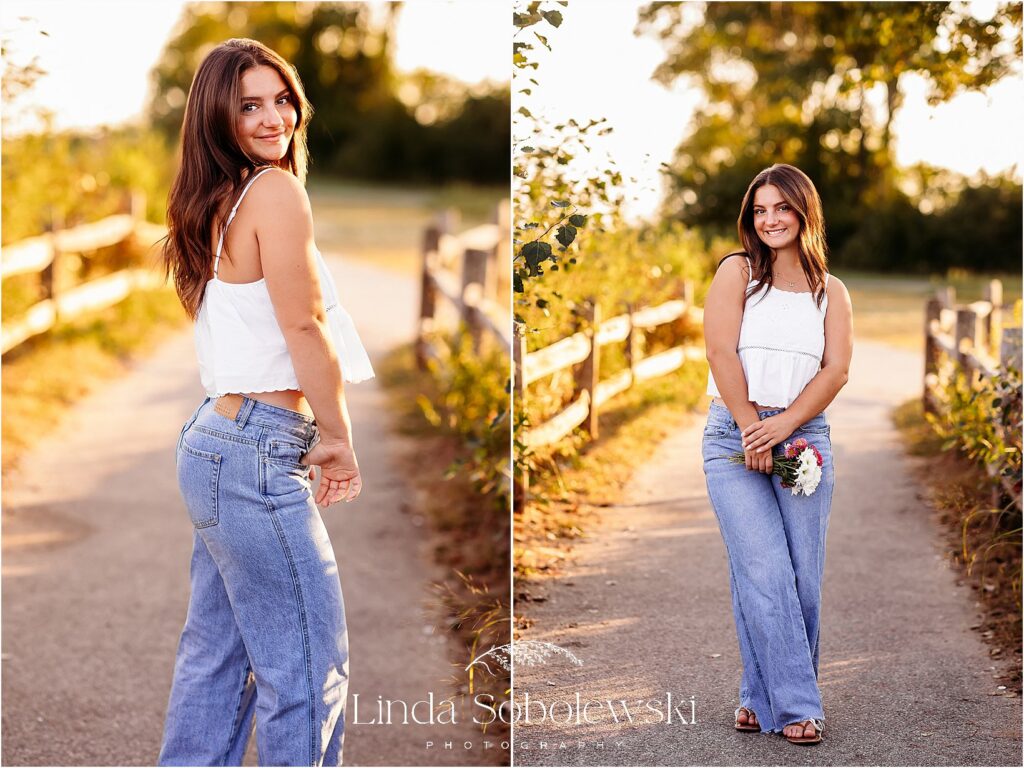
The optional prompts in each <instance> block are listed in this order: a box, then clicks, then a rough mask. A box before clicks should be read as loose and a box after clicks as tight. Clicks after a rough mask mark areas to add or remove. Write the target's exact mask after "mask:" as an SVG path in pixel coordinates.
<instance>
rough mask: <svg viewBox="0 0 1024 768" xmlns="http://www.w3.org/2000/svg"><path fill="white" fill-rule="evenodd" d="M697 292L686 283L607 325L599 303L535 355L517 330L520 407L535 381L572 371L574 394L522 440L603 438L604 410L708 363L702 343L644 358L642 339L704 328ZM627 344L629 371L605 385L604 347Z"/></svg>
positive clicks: (521, 481) (522, 495) (520, 484)
mask: <svg viewBox="0 0 1024 768" xmlns="http://www.w3.org/2000/svg"><path fill="white" fill-rule="evenodd" d="M693 294H694V288H693V283H692V282H691V281H684V282H683V284H682V291H681V295H680V297H679V298H677V299H673V300H671V301H667V302H665V303H663V304H659V305H657V306H654V307H642V308H634V307H632V306H630V307H627V311H626V312H625V313H623V314H619V315H616V316H615V317H611V318H608V319H607V320H603V319H602V316H601V306H600V304H599V303H597V302H596V301H594V300H590V301H588V302H587V304H586V314H585V317H584V318H583V328H582V329H581V330H580V331H578V332H576V333H574V334H573V335H572V336H569V337H567V338H564V339H560V340H559V341H556V342H554V343H553V344H550V345H548V346H546V347H543V348H542V349H537V350H534V351H533V352H527V351H526V339H525V337H524V336H523V335H522V334H521V333H520V331H519V329H518V327H517V328H516V330H515V334H514V338H513V345H512V360H513V366H514V374H513V381H514V391H515V399H516V401H517V402H525V400H524V399H523V398H524V395H525V392H526V388H527V387H529V386H530V385H531V384H533V383H534V382H536V381H538V380H540V379H543V378H545V377H547V376H551V375H552V374H555V373H558V372H559V371H562V370H565V369H566V368H570V367H573V366H579V367H577V368H574V370H573V379H574V395H573V400H572V402H571V403H569V405H567V406H566V407H564V408H563V409H562V410H561V411H559V413H557V414H556V415H554V416H552V417H551V418H549V419H548V420H547V421H545V422H543V423H541V424H536V425H532V426H531V427H530V428H529V429H528V430H523V431H522V432H521V433H520V435H519V437H518V439H519V441H520V442H521V443H522V444H523V446H524V447H525V448H527V449H531V448H538V447H541V446H545V445H550V444H552V443H555V442H557V441H558V440H560V439H562V438H563V437H565V436H566V435H568V434H569V433H571V432H572V431H573V430H574V429H576V428H577V427H582V429H583V432H584V433H585V435H586V436H587V438H588V439H590V440H596V439H597V438H598V437H599V417H600V413H601V407H602V406H603V405H604V404H605V403H607V402H608V401H609V400H611V399H612V398H614V397H615V396H616V395H618V394H620V393H621V392H625V391H626V390H627V389H629V388H630V387H632V386H633V385H634V384H636V383H637V382H640V381H644V380H646V379H652V378H655V377H657V376H663V375H665V374H667V373H671V372H672V371H674V370H676V369H677V368H679V367H680V366H682V365H683V364H684V363H685V362H686V361H688V360H703V359H704V345H703V344H685V343H684V344H678V345H676V346H673V347H671V348H670V349H666V350H664V351H663V352H658V353H657V354H654V355H650V356H648V357H643V356H642V353H641V349H642V345H641V343H640V341H641V334H642V333H645V332H647V331H649V330H651V329H654V328H657V327H658V326H660V325H665V324H666V323H672V322H675V321H676V320H679V319H680V318H686V320H687V322H688V323H692V324H693V325H694V326H697V327H700V326H703V321H704V310H703V309H702V308H701V307H697V306H695V305H694V300H693ZM608 344H624V345H625V356H626V362H627V366H626V367H625V368H624V369H623V370H621V371H619V372H618V373H616V374H614V375H613V376H610V377H608V378H606V379H605V380H603V381H602V380H601V376H600V373H601V348H602V347H604V346H606V345H608ZM514 488H515V490H514V496H515V505H516V509H517V510H521V509H522V505H523V503H524V502H525V501H526V497H527V493H528V492H529V476H528V472H527V470H526V468H525V467H521V468H520V471H519V472H518V473H517V476H516V482H515V486H514Z"/></svg>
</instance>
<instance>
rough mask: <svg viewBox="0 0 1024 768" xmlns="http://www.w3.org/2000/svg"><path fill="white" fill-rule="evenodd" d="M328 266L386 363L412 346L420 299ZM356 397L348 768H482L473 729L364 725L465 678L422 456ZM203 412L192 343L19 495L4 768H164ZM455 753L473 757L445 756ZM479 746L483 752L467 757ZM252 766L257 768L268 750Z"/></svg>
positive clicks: (397, 286) (365, 396)
mask: <svg viewBox="0 0 1024 768" xmlns="http://www.w3.org/2000/svg"><path fill="white" fill-rule="evenodd" d="M325 256H327V258H328V261H329V263H330V264H331V268H332V270H333V271H334V273H335V279H336V281H337V284H338V287H339V290H340V292H341V298H342V301H343V302H344V303H345V305H346V307H347V308H348V309H349V311H350V312H351V313H352V315H353V316H354V317H355V319H356V322H357V325H358V326H359V328H360V333H361V335H362V337H363V339H364V341H365V342H366V344H367V347H368V348H369V350H370V354H371V357H372V358H374V359H379V358H380V356H381V355H382V354H383V353H385V352H386V351H387V350H389V349H391V348H393V347H394V346H395V345H397V344H400V343H403V342H405V341H407V340H408V339H409V337H410V336H411V333H412V331H413V329H414V327H415V324H414V321H415V315H416V307H417V306H418V304H417V296H418V293H417V285H416V281H415V280H414V279H413V278H411V277H406V276H402V275H396V274H394V273H390V272H385V271H382V270H377V269H374V268H372V267H370V266H367V265H365V264H361V263H359V262H351V263H343V262H342V261H341V260H340V259H338V258H337V257H336V256H334V257H332V255H331V254H329V253H325ZM348 393H349V397H350V409H351V412H352V416H353V420H354V430H355V437H356V441H357V448H358V451H359V461H360V466H361V467H362V469H363V473H364V478H365V490H364V491H363V494H362V496H361V497H360V499H359V501H358V502H356V503H354V504H352V505H342V506H341V507H333V508H330V509H328V510H327V511H325V512H324V513H323V514H324V519H325V522H326V524H327V529H328V531H329V533H330V535H331V539H332V541H333V543H334V547H335V551H336V553H337V557H338V562H339V565H340V569H341V579H342V585H343V588H344V592H345V602H346V607H347V613H348V622H349V631H350V643H351V659H352V661H351V675H352V678H351V685H350V689H349V718H350V727H349V729H348V733H347V736H346V745H345V763H346V764H347V765H440V764H446V765H457V764H479V763H480V762H481V760H483V759H484V758H483V757H482V756H481V751H482V750H483V749H484V746H483V741H482V739H480V738H479V736H478V735H477V734H476V733H475V732H474V731H473V729H472V727H471V726H470V724H469V723H468V722H467V720H468V718H463V719H462V721H461V722H460V724H459V726H458V727H450V726H439V725H435V726H417V725H408V726H403V725H393V726H391V727H384V726H380V725H370V724H363V725H359V724H352V723H351V719H352V716H353V710H352V702H353V695H354V694H359V698H360V704H361V706H360V720H362V721H368V720H369V719H370V716H371V715H373V714H374V713H375V711H376V702H377V698H378V696H379V697H381V698H382V699H391V700H398V699H401V700H404V701H407V702H409V703H410V704H412V703H413V702H415V701H418V700H420V699H424V698H426V697H427V695H428V694H429V693H430V692H434V694H435V697H436V698H437V699H443V698H447V697H448V696H449V695H450V691H449V688H450V686H449V680H450V679H451V678H452V677H453V675H454V674H455V673H456V672H457V670H456V669H454V668H453V667H452V666H451V665H450V663H449V660H448V642H449V640H448V637H447V635H446V633H445V631H444V627H443V623H442V621H441V619H440V616H439V614H438V612H437V611H436V608H435V606H434V605H432V602H431V600H432V595H433V592H432V591H431V588H430V585H431V582H433V581H434V580H437V579H439V578H440V576H441V573H440V572H439V571H438V569H437V568H436V567H435V566H434V564H433V562H432V558H431V552H430V550H429V538H430V537H429V536H428V535H426V533H425V532H424V530H423V528H422V526H423V525H424V524H425V522H424V519H423V517H422V516H420V515H419V514H418V513H417V512H416V510H414V509H411V508H410V506H411V505H410V503H409V499H410V498H412V497H411V496H410V493H409V484H408V483H407V478H406V477H404V476H403V473H402V472H401V470H400V468H399V467H400V465H399V463H398V460H397V459H398V457H399V456H400V455H402V453H403V452H404V451H408V450H411V447H410V446H409V445H408V443H407V442H406V440H405V439H404V438H401V437H399V436H397V435H396V434H395V433H394V431H393V430H391V429H389V425H390V414H389V413H388V410H387V402H386V399H385V394H384V393H383V391H382V390H381V389H380V387H379V386H378V385H377V384H376V382H366V383H363V384H359V385H354V386H352V387H350V388H349V390H348ZM202 397H203V392H202V388H201V386H200V383H199V375H198V370H197V368H196V362H195V353H194V350H193V346H192V336H191V329H189V330H188V331H187V332H185V333H182V334H178V335H176V336H175V337H174V338H173V339H171V340H170V341H169V342H168V343H167V344H166V345H164V346H162V348H161V349H159V350H158V351H157V352H156V353H155V354H154V355H152V356H151V357H149V358H148V359H146V360H144V361H141V362H139V363H138V364H137V365H136V366H135V368H134V369H133V371H132V372H131V373H130V374H129V375H127V376H125V377H123V378H121V379H118V380H117V381H114V382H112V383H111V384H110V385H108V386H106V387H104V388H102V389H101V390H98V391H96V392H95V393H93V394H92V395H91V396H89V397H88V398H87V399H85V400H83V401H82V402H81V403H80V404H78V405H77V406H76V407H75V408H74V409H72V410H71V411H70V412H69V413H68V414H67V418H66V419H64V420H63V422H62V424H61V425H60V427H59V428H58V429H57V430H56V431H55V432H54V433H53V434H51V435H49V436H47V437H46V438H45V439H44V440H42V441H41V442H40V444H39V445H38V446H37V447H36V449H35V450H33V451H32V452H31V453H30V454H29V455H26V456H25V457H24V461H22V463H21V468H20V469H19V470H18V471H17V472H15V473H12V474H11V476H10V477H9V478H5V483H4V489H3V490H4V496H3V534H4V535H3V664H2V675H3V690H2V693H3V748H2V749H3V752H2V762H3V763H4V764H6V765H153V764H155V761H156V758H157V753H158V751H159V745H160V738H161V734H162V728H163V717H164V713H165V710H166V706H167V696H168V693H169V690H170V681H171V673H172V667H173V662H174V652H175V649H176V647H177V642H178V636H179V633H180V631H181V625H182V622H183V621H184V618H185V610H186V606H187V602H188V590H189V586H188V564H189V557H190V552H191V546H192V526H191V523H190V522H189V519H188V516H187V514H186V512H185V509H184V505H183V503H182V501H181V497H180V494H179V491H178V487H177V481H176V479H175V472H174V445H175V440H176V438H177V434H178V431H179V429H180V428H181V425H182V424H183V423H184V421H185V419H186V418H187V417H188V416H189V414H190V413H191V412H192V411H193V409H194V408H195V407H196V405H198V403H199V402H200V401H201V400H202ZM366 704H368V705H370V708H369V709H368V708H367V707H365V706H364V705H366ZM420 709H421V710H422V709H423V708H422V707H421V708H420ZM446 740H448V741H453V742H454V744H456V745H460V746H459V748H454V749H449V750H444V748H443V744H444V742H445V741H446ZM466 740H470V741H472V742H473V744H474V748H473V749H471V750H467V749H464V748H461V745H462V744H463V742H464V741H466ZM427 741H433V742H435V744H437V745H438V746H437V747H435V748H432V749H431V748H428V747H427V746H426V742H427ZM493 749H494V748H492V753H491V754H493ZM487 762H494V759H493V757H490V758H489V759H488V760H487ZM246 764H247V765H255V764H256V750H255V738H253V739H252V740H251V743H250V751H249V754H248V755H247V757H246Z"/></svg>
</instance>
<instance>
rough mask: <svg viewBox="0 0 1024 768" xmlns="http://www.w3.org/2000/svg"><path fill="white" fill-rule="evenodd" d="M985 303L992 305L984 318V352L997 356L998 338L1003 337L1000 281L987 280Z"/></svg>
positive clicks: (998, 348) (1001, 286) (1001, 288)
mask: <svg viewBox="0 0 1024 768" xmlns="http://www.w3.org/2000/svg"><path fill="white" fill-rule="evenodd" d="M985 301H987V302H988V303H989V304H991V305H992V311H991V312H989V314H988V317H986V318H985V351H986V353H988V354H990V355H998V354H999V350H1000V338H1001V337H1002V335H1003V283H1002V281H1001V280H998V279H996V280H989V282H988V285H986V286H985Z"/></svg>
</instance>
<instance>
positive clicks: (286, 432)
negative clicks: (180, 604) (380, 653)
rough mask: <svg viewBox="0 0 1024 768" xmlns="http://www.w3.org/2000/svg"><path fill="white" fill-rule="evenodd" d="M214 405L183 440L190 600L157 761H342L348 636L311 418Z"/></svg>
mask: <svg viewBox="0 0 1024 768" xmlns="http://www.w3.org/2000/svg"><path fill="white" fill-rule="evenodd" d="M213 405H214V403H213V400H212V399H211V398H209V397H207V398H206V399H205V400H204V401H203V403H202V404H201V405H200V406H199V407H198V408H197V409H196V411H195V413H194V414H193V415H192V416H191V418H190V419H189V420H188V421H187V422H186V423H185V426H184V427H183V428H182V430H181V434H180V436H179V438H178V449H177V457H176V463H177V472H178V483H179V486H180V489H181V494H182V496H183V497H184V500H185V506H186V507H187V509H188V514H189V516H190V517H191V520H192V524H193V527H194V531H193V550H192V564H191V570H190V574H191V597H190V599H189V605H188V615H187V617H186V619H185V626H184V629H183V630H182V633H181V639H180V641H179V643H178V651H177V657H176V659H175V663H174V679H173V682H172V685H171V693H170V701H169V704H168V708H167V719H166V722H165V725H164V735H163V743H162V745H161V749H160V756H159V759H158V762H159V764H160V765H241V764H242V757H243V755H244V754H245V749H246V743H247V741H248V739H249V733H250V729H251V724H252V719H253V716H254V715H255V718H256V742H257V747H258V751H259V762H260V765H341V756H342V742H343V739H344V732H345V699H346V696H347V693H348V635H347V632H346V628H345V607H344V603H343V602H342V596H341V582H340V580H339V577H338V566H337V563H336V561H335V559H334V550H333V548H332V547H331V542H330V539H329V538H328V537H327V531H326V529H325V528H324V524H323V520H322V519H321V517H320V512H319V510H318V509H317V507H316V503H315V502H314V500H313V497H312V493H311V488H310V481H309V476H308V473H309V467H308V466H306V465H304V464H300V463H299V458H300V457H301V456H302V455H303V454H304V453H305V452H306V451H308V450H309V449H310V448H311V447H312V446H313V443H314V442H315V441H316V439H317V437H318V434H319V431H318V429H317V427H316V424H315V422H314V421H313V420H312V419H310V418H308V417H306V416H304V415H302V414H300V413H296V412H294V411H290V410H287V409H284V408H277V407H275V406H272V405H266V404H265V403H260V402H258V401H256V400H252V399H251V398H245V399H244V401H243V403H242V406H241V409H240V410H239V412H238V415H237V417H236V418H234V419H229V418H227V417H226V416H223V415H221V414H219V413H217V412H216V411H214V409H213Z"/></svg>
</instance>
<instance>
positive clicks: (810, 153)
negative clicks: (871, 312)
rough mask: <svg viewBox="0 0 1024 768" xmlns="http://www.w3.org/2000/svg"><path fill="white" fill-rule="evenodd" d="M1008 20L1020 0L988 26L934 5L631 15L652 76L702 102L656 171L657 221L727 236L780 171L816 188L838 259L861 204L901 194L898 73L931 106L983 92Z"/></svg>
mask: <svg viewBox="0 0 1024 768" xmlns="http://www.w3.org/2000/svg"><path fill="white" fill-rule="evenodd" d="M1020 21H1021V5H1020V3H1003V4H1001V5H999V6H998V7H997V8H996V11H995V14H994V16H993V17H992V18H991V19H978V18H975V17H974V16H972V15H971V14H970V13H969V12H968V10H967V7H966V5H965V4H963V3H936V2H929V3H914V2H898V3H883V2H856V3H853V2H835V3H778V2H772V3H720V2H714V3H707V4H705V5H704V8H703V14H694V8H693V6H692V5H691V4H679V3H663V2H656V3H651V4H649V5H647V6H645V7H643V8H642V9H641V11H640V14H639V24H638V32H641V33H643V34H648V35H652V36H654V37H656V38H657V39H658V40H660V41H661V44H662V46H663V47H664V49H665V59H664V61H663V62H662V63H661V65H660V66H659V67H658V68H657V70H656V72H655V73H654V74H655V77H656V78H658V79H660V80H661V81H662V82H665V83H670V82H672V81H674V80H675V79H677V78H689V79H690V80H691V81H692V82H694V83H696V84H697V85H699V86H700V87H701V88H702V89H703V90H704V92H705V93H706V95H707V101H706V103H705V105H704V106H703V107H701V108H700V109H699V110H698V112H697V114H696V116H695V118H694V127H693V131H692V133H691V134H690V135H689V136H687V137H686V138H685V139H684V140H683V143H682V144H681V145H680V147H679V150H678V151H677V154H676V157H675V159H674V161H673V163H672V164H671V165H670V167H669V168H668V169H667V172H668V174H669V176H670V180H671V185H670V186H671V193H670V196H669V199H668V200H667V202H666V213H667V214H668V215H670V216H673V217H677V218H680V219H682V220H683V221H686V222H688V223H692V224H701V225H705V226H709V227H711V228H713V229H716V230H719V231H720V230H725V229H728V228H731V227H732V226H733V223H734V222H735V217H736V213H737V211H738V207H739V200H740V196H741V195H742V191H743V189H745V187H746V185H747V183H749V181H750V179H751V178H752V177H753V176H754V175H755V174H756V173H757V172H758V171H759V170H761V169H762V168H764V167H766V166H768V165H771V164H772V163H775V162H786V163H791V164H793V165H797V166H799V167H800V168H802V169H803V170H804V171H806V172H807V173H808V175H810V176H811V178H813V179H814V180H815V182H816V184H817V185H818V188H819V191H821V193H822V197H823V200H824V203H825V207H826V220H827V221H828V222H829V230H830V241H831V245H832V248H833V250H834V251H835V250H838V251H840V252H842V250H843V246H844V245H845V244H847V243H848V242H849V241H850V240H851V238H853V236H854V235H855V233H856V232H857V231H858V229H859V227H860V223H861V221H862V217H863V213H864V211H865V210H866V209H870V208H872V207H875V208H885V207H887V206H891V205H894V204H895V203H894V200H895V199H896V198H897V197H899V196H900V193H899V191H898V186H897V178H896V176H897V173H896V169H895V164H894V137H893V134H892V123H893V119H894V116H895V115H896V114H897V112H898V110H899V109H900V107H901V105H902V100H903V94H902V90H901V88H900V80H901V78H903V77H904V76H906V75H908V74H910V73H914V74H917V75H920V76H922V77H923V78H924V79H925V80H926V82H927V83H928V88H929V92H928V98H929V101H930V102H932V103H938V102H942V101H946V100H948V99H950V98H952V97H953V96H954V95H956V94H958V93H960V92H962V91H965V90H978V89H984V88H986V87H987V86H989V85H991V84H992V83H994V82H996V81H997V80H999V79H1000V78H1002V77H1004V76H1006V75H1007V74H1008V73H1010V72H1012V71H1014V67H1015V65H1016V62H1017V60H1018V59H1019V57H1020V52H1021V30H1020ZM964 140H965V141H969V140H970V137H964Z"/></svg>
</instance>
